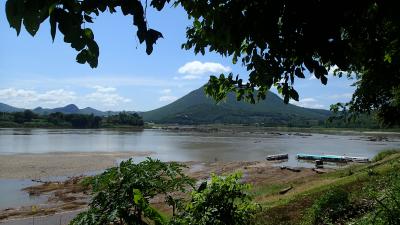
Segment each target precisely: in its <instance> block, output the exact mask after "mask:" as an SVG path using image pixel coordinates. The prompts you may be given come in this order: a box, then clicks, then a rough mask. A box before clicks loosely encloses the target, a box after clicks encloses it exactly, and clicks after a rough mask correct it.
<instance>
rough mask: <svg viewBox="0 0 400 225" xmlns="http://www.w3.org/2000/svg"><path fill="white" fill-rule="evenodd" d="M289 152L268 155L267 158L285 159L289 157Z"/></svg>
mask: <svg viewBox="0 0 400 225" xmlns="http://www.w3.org/2000/svg"><path fill="white" fill-rule="evenodd" d="M288 158H289V154H276V155H268V156H267V160H271V161H272V160H283V159H288Z"/></svg>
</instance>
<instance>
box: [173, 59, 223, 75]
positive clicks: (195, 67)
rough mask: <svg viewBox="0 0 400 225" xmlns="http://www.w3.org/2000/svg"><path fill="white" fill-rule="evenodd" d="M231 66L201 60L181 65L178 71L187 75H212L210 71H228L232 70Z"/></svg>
mask: <svg viewBox="0 0 400 225" xmlns="http://www.w3.org/2000/svg"><path fill="white" fill-rule="evenodd" d="M230 71H231V68H230V67H229V66H223V65H222V64H219V63H215V62H204V63H202V62H200V61H192V62H188V63H186V64H185V65H183V66H181V67H180V68H179V69H178V73H180V74H186V75H198V76H199V75H204V74H207V73H208V74H207V75H210V73H227V72H230Z"/></svg>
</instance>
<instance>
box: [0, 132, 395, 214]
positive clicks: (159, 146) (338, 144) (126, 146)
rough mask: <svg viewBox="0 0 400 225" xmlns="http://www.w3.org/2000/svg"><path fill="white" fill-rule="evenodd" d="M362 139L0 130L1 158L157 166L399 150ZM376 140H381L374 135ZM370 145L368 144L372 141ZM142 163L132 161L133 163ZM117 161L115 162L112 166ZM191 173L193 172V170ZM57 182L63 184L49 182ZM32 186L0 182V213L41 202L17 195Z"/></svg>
mask: <svg viewBox="0 0 400 225" xmlns="http://www.w3.org/2000/svg"><path fill="white" fill-rule="evenodd" d="M371 136H373V134H368V136H367V135H354V134H353V135H349V134H346V135H328V134H314V133H313V134H311V135H308V134H307V135H305V136H304V135H298V134H295V133H290V132H289V133H288V132H286V133H285V132H281V133H280V135H279V134H277V133H268V132H257V133H250V132H236V131H232V132H223V133H221V132H217V133H203V132H201V133H200V132H179V131H165V130H152V129H149V130H143V131H126V130H123V131H119V130H70V129H56V130H51V129H0V157H1V154H16V153H46V152H74V151H79V152H82V151H87V152H91V151H111V152H112V151H150V152H153V153H154V154H153V155H152V157H155V158H159V159H161V160H163V161H171V160H174V161H199V162H206V161H208V162H213V161H238V160H241V161H242V160H247V161H253V160H264V159H265V157H266V156H267V155H270V154H278V153H288V154H289V160H288V161H287V162H283V163H281V164H277V165H282V164H284V165H290V166H307V167H310V166H312V165H313V164H309V163H306V162H304V161H297V160H296V159H295V155H296V154H298V153H310V154H334V155H351V156H364V157H370V158H372V157H373V156H374V155H376V154H377V153H378V152H379V151H381V150H383V149H387V148H399V147H400V137H399V136H397V135H389V134H383V136H384V137H385V138H384V139H383V141H371V140H370V139H371V138H369V137H371ZM379 136H382V134H381V135H379ZM372 139H374V138H372ZM143 159H144V158H143V157H138V158H136V159H134V160H135V161H136V162H138V161H141V160H143ZM118 161H119V160H118ZM193 169H194V170H196V169H199V168H197V167H196V168H193ZM51 179H52V180H54V179H63V178H51ZM33 184H35V183H33V182H31V181H29V180H5V179H0V196H1V197H0V209H4V208H7V207H16V206H21V205H32V204H38V203H41V202H43V199H40V198H30V197H29V196H28V194H26V193H25V192H22V191H20V190H21V189H22V188H24V187H26V186H31V185H33Z"/></svg>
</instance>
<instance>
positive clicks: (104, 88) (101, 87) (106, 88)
mask: <svg viewBox="0 0 400 225" xmlns="http://www.w3.org/2000/svg"><path fill="white" fill-rule="evenodd" d="M93 88H94V89H96V91H98V92H114V91H116V90H117V89H115V88H113V87H103V86H100V85H94V86H93Z"/></svg>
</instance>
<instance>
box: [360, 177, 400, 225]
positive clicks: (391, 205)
mask: <svg viewBox="0 0 400 225" xmlns="http://www.w3.org/2000/svg"><path fill="white" fill-rule="evenodd" d="M384 186H386V188H384V189H380V190H375V191H374V192H372V193H371V194H370V195H371V197H372V198H373V200H374V202H375V204H374V205H375V209H374V210H373V211H372V212H371V213H369V214H368V215H366V216H364V217H363V218H362V219H361V220H359V221H357V223H356V224H357V225H364V224H375V225H400V173H399V172H398V171H396V172H395V173H393V174H391V175H390V176H389V177H388V180H387V181H386V183H385V185H384Z"/></svg>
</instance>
